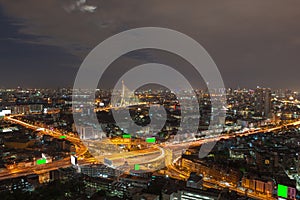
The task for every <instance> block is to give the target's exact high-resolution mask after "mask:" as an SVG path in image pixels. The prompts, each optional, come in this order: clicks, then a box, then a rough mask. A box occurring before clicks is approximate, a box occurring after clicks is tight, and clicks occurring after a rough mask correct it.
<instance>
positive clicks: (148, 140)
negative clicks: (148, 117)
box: [146, 137, 156, 143]
mask: <svg viewBox="0 0 300 200" xmlns="http://www.w3.org/2000/svg"><path fill="white" fill-rule="evenodd" d="M146 142H147V143H155V142H156V138H155V137H149V138H146Z"/></svg>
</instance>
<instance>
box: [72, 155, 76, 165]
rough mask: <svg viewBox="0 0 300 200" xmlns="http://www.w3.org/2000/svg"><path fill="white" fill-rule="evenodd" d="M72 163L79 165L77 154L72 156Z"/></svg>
mask: <svg viewBox="0 0 300 200" xmlns="http://www.w3.org/2000/svg"><path fill="white" fill-rule="evenodd" d="M71 163H72V165H77V156H73V155H72V156H71Z"/></svg>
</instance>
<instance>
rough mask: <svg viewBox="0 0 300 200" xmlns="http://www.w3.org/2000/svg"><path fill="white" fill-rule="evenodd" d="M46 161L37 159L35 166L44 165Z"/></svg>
mask: <svg viewBox="0 0 300 200" xmlns="http://www.w3.org/2000/svg"><path fill="white" fill-rule="evenodd" d="M46 162H47V161H46V159H44V158H42V159H38V160H37V161H36V164H37V165H43V164H46Z"/></svg>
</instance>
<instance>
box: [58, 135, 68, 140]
mask: <svg viewBox="0 0 300 200" xmlns="http://www.w3.org/2000/svg"><path fill="white" fill-rule="evenodd" d="M59 138H60V139H66V138H67V136H65V135H61V136H60V137H59Z"/></svg>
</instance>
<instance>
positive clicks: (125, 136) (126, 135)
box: [123, 134, 131, 138]
mask: <svg viewBox="0 0 300 200" xmlns="http://www.w3.org/2000/svg"><path fill="white" fill-rule="evenodd" d="M123 138H131V135H129V134H124V135H123Z"/></svg>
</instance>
